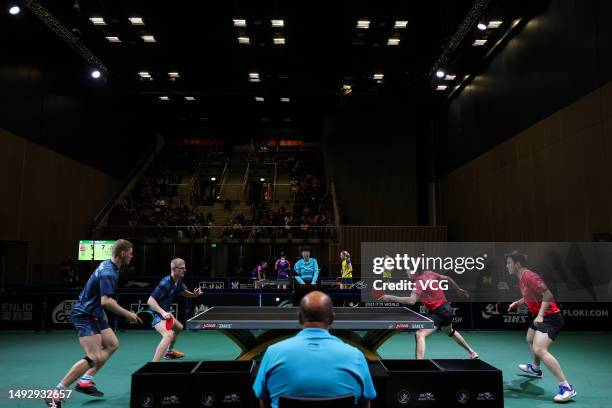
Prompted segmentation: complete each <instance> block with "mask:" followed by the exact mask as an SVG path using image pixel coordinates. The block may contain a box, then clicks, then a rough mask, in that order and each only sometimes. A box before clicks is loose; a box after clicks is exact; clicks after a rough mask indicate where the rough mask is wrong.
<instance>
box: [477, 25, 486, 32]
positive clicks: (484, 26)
mask: <svg viewBox="0 0 612 408" xmlns="http://www.w3.org/2000/svg"><path fill="white" fill-rule="evenodd" d="M476 27H478V29H479V30H480V31H484V30H486V29H487V26H486V24H484V23H478V25H477V26H476Z"/></svg>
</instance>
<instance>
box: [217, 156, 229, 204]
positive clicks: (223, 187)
mask: <svg viewBox="0 0 612 408" xmlns="http://www.w3.org/2000/svg"><path fill="white" fill-rule="evenodd" d="M228 165H229V160H226V161H225V166H223V172H222V173H221V181H220V184H219V194H218V195H220V196H221V197H223V193H224V190H225V179H226V178H227V174H228V171H227V168H228ZM215 199H216V197H215Z"/></svg>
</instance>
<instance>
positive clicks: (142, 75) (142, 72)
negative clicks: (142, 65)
mask: <svg viewBox="0 0 612 408" xmlns="http://www.w3.org/2000/svg"><path fill="white" fill-rule="evenodd" d="M138 75H140V77H141V78H151V74H149V73H148V72H147V71H140V72H139V73H138Z"/></svg>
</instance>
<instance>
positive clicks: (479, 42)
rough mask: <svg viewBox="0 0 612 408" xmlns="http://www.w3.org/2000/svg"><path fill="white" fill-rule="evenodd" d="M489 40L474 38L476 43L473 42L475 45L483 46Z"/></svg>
mask: <svg viewBox="0 0 612 408" xmlns="http://www.w3.org/2000/svg"><path fill="white" fill-rule="evenodd" d="M486 42H487V40H474V44H472V46H473V47H482V46H483V45H485V43H486Z"/></svg>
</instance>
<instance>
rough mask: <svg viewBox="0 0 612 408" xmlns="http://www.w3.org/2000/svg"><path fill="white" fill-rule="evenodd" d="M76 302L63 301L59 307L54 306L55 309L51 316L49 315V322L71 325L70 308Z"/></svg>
mask: <svg viewBox="0 0 612 408" xmlns="http://www.w3.org/2000/svg"><path fill="white" fill-rule="evenodd" d="M76 302H78V300H64V301H63V302H62V303H60V304H59V305H57V306H55V309H53V314H52V315H51V320H52V321H53V323H59V324H70V323H72V318H71V317H70V315H71V314H72V308H73V307H74V304H75V303H76Z"/></svg>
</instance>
